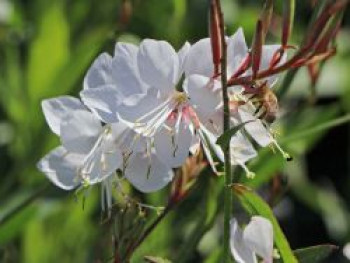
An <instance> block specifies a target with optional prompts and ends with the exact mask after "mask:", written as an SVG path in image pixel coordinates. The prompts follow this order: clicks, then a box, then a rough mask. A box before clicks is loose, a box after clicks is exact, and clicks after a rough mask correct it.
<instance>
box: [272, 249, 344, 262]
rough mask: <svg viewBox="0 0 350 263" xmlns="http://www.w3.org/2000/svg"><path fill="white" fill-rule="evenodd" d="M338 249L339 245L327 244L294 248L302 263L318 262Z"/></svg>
mask: <svg viewBox="0 0 350 263" xmlns="http://www.w3.org/2000/svg"><path fill="white" fill-rule="evenodd" d="M337 249H338V247H337V246H334V245H330V244H326V245H318V246H312V247H307V248H302V249H297V250H294V254H295V256H296V257H297V259H298V260H299V262H300V263H317V262H321V261H323V260H325V259H326V258H327V257H328V256H330V254H332V253H333V252H334V251H335V250H337ZM281 262H282V261H281V260H277V261H276V263H281Z"/></svg>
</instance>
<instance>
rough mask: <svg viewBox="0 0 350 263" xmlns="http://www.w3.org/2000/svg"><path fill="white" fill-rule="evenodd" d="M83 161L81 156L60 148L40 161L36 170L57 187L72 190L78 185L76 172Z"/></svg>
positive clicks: (78, 180)
mask: <svg viewBox="0 0 350 263" xmlns="http://www.w3.org/2000/svg"><path fill="white" fill-rule="evenodd" d="M83 159H84V156H83V155H79V154H73V153H68V152H67V150H66V149H64V147H62V146H60V147H57V148H55V149H54V150H52V151H51V152H50V153H49V154H47V155H46V156H45V157H44V158H42V159H41V160H40V162H39V163H38V169H39V170H40V171H41V172H43V173H44V174H45V175H46V176H47V178H49V179H50V180H51V181H52V182H53V183H54V184H55V185H57V186H58V187H60V188H62V189H64V190H72V189H74V188H76V187H77V186H78V185H79V184H80V181H81V180H80V179H79V178H78V174H77V172H78V168H79V166H80V165H81V164H82V162H83Z"/></svg>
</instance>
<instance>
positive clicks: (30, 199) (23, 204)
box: [0, 184, 49, 226]
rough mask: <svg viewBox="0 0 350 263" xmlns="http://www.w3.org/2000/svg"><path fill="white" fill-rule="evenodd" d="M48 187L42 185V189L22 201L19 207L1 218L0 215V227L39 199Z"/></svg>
mask: <svg viewBox="0 0 350 263" xmlns="http://www.w3.org/2000/svg"><path fill="white" fill-rule="evenodd" d="M48 187H49V185H48V184H47V185H44V186H43V187H42V188H40V189H39V190H37V191H36V192H34V193H33V194H32V195H30V196H29V197H28V198H26V199H25V200H23V201H22V202H21V203H20V204H19V205H17V206H16V207H14V208H13V209H11V210H10V211H9V212H7V213H6V214H4V215H3V216H1V215H0V226H2V225H3V224H5V223H6V222H8V221H9V220H10V219H11V218H12V217H14V216H15V215H17V214H18V213H19V212H21V211H22V210H23V209H24V208H25V207H27V206H28V205H30V204H31V203H32V202H33V201H35V200H36V199H37V198H38V197H40V196H41V195H42V194H44V193H45V192H46V191H47V189H48Z"/></svg>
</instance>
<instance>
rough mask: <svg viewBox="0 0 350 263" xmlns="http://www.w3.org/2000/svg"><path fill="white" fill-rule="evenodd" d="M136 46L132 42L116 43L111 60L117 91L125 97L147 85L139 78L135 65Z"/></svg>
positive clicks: (145, 87)
mask: <svg viewBox="0 0 350 263" xmlns="http://www.w3.org/2000/svg"><path fill="white" fill-rule="evenodd" d="M137 52H138V47H136V46H135V45H132V44H126V43H117V44H116V46H115V57H114V58H113V61H112V68H113V79H114V81H115V83H116V85H117V87H118V91H119V92H120V93H121V94H123V95H124V96H125V97H127V96H131V95H133V94H137V93H143V92H144V91H145V90H146V89H147V85H146V84H145V83H144V82H143V81H142V80H141V79H140V74H139V71H138V67H137Z"/></svg>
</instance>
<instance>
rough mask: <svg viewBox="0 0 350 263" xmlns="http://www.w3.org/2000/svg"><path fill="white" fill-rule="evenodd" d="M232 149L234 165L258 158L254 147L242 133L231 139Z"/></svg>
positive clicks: (232, 162)
mask: <svg viewBox="0 0 350 263" xmlns="http://www.w3.org/2000/svg"><path fill="white" fill-rule="evenodd" d="M230 147H231V164H232V165H237V164H243V163H246V162H247V161H249V160H250V159H253V158H255V157H256V156H257V152H256V151H255V149H254V147H253V145H252V144H251V143H250V142H249V140H248V139H247V138H246V137H245V136H243V135H242V133H241V132H238V133H237V134H236V135H235V136H232V137H231V141H230Z"/></svg>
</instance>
